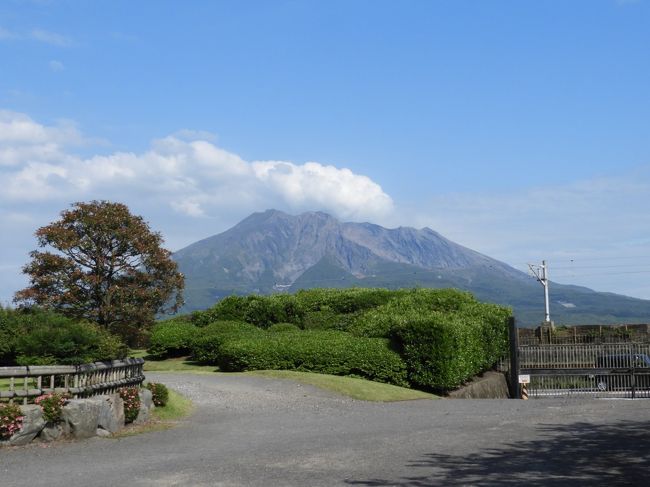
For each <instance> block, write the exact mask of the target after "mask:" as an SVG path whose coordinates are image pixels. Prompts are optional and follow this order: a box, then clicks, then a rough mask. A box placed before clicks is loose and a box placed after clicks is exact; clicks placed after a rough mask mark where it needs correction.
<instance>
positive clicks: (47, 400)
mask: <svg viewBox="0 0 650 487" xmlns="http://www.w3.org/2000/svg"><path fill="white" fill-rule="evenodd" d="M67 402H68V395H67V394H59V393H58V392H50V393H49V394H44V395H42V396H38V397H37V398H36V399H34V404H38V405H39V406H40V407H41V409H42V410H43V418H45V421H47V422H48V423H56V422H58V421H61V416H62V415H63V406H65V405H66V403H67Z"/></svg>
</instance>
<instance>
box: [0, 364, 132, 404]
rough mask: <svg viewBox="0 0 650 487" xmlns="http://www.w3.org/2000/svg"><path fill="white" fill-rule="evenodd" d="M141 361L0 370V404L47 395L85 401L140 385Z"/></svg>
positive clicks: (0, 368) (5, 368)
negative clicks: (58, 395) (57, 393)
mask: <svg viewBox="0 0 650 487" xmlns="http://www.w3.org/2000/svg"><path fill="white" fill-rule="evenodd" d="M143 366H144V360H143V359H141V358H127V359H124V360H113V361H110V362H95V363H92V364H83V365H51V366H50V365H42V366H25V367H0V401H8V402H10V403H13V402H14V401H15V400H21V401H22V402H23V404H27V403H28V402H29V400H32V399H34V398H35V397H37V396H40V395H42V394H48V393H50V392H59V393H69V394H71V395H72V396H73V397H75V398H77V397H89V396H95V395H98V394H105V393H107V392H115V391H117V389H119V388H120V387H126V386H134V385H139V384H141V383H142V381H144V372H143Z"/></svg>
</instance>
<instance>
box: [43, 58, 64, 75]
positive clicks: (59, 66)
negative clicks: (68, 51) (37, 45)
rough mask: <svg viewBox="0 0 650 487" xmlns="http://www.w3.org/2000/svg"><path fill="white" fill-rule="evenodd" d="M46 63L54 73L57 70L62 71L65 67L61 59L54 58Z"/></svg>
mask: <svg viewBox="0 0 650 487" xmlns="http://www.w3.org/2000/svg"><path fill="white" fill-rule="evenodd" d="M47 65H48V66H49V67H50V69H51V70H52V71H54V72H55V73H56V72H58V71H63V70H64V69H65V66H64V65H63V63H62V62H61V61H57V60H55V59H53V60H51V61H50V62H49V63H47Z"/></svg>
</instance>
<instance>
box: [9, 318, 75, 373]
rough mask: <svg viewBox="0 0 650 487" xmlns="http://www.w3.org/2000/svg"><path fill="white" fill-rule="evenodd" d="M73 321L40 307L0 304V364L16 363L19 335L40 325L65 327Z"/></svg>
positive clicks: (27, 332) (29, 331) (25, 333)
mask: <svg viewBox="0 0 650 487" xmlns="http://www.w3.org/2000/svg"><path fill="white" fill-rule="evenodd" d="M71 323H73V321H72V320H71V319H69V318H65V317H63V316H61V315H58V314H56V313H52V312H49V311H45V310H42V309H40V308H36V307H33V308H19V309H10V308H3V307H2V306H0V364H5V365H14V364H16V355H17V354H18V352H17V350H16V347H17V343H18V340H19V338H20V337H21V336H23V335H27V334H29V333H31V332H32V331H33V330H34V329H37V328H42V327H65V326H68V325H70V324H71Z"/></svg>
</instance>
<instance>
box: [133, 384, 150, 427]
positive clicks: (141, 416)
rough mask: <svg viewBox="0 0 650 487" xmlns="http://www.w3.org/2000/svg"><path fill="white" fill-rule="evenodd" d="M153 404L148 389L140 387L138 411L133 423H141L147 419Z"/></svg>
mask: <svg viewBox="0 0 650 487" xmlns="http://www.w3.org/2000/svg"><path fill="white" fill-rule="evenodd" d="M153 407H154V405H153V395H152V394H151V391H150V390H149V389H140V411H139V412H138V417H137V418H135V421H134V423H135V424H142V423H146V422H147V421H149V418H150V416H151V409H152V408H153Z"/></svg>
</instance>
